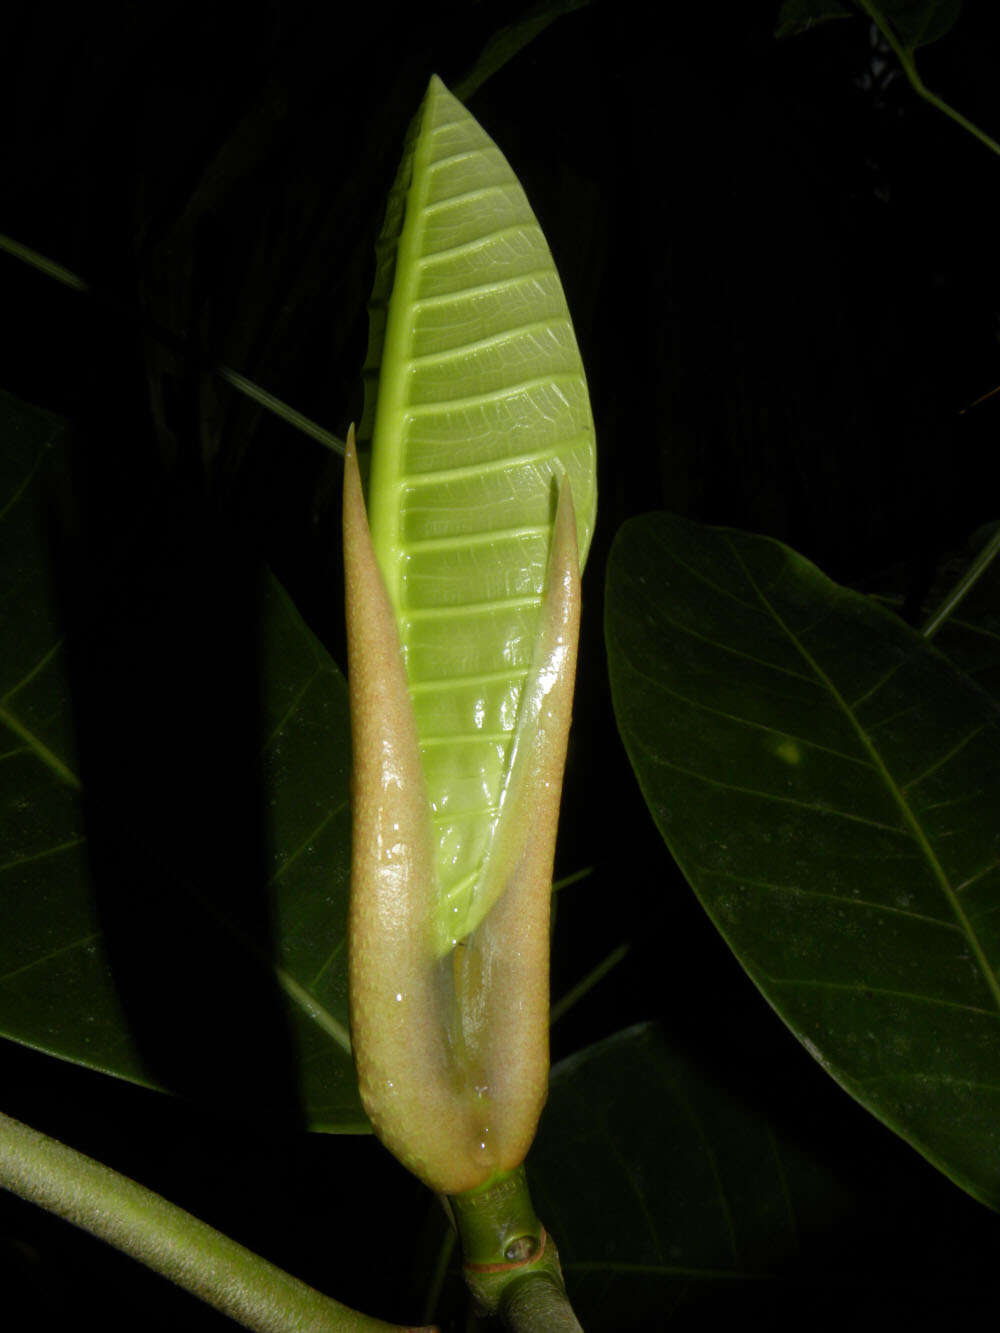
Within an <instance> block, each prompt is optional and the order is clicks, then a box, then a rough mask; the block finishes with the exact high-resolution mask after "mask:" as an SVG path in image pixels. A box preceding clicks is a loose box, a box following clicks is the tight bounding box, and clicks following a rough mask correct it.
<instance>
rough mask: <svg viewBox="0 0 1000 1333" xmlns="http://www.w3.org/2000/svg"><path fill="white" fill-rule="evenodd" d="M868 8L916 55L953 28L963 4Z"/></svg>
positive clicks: (917, 1)
mask: <svg viewBox="0 0 1000 1333" xmlns="http://www.w3.org/2000/svg"><path fill="white" fill-rule="evenodd" d="M871 8H872V10H873V11H875V12H877V13H879V14H881V15H882V16H883V18H885V19H888V20H889V22H890V23H891V24H892V26H893V28H895V30H896V33H897V34H898V36H899V38H900V40H901V41H902V43H903V45H904V46H907V47H909V49H910V50H911V51H915V50H916V49H917V47H918V46H928V45H929V44H930V43H931V42H936V41H937V40H938V38H939V37H943V36H944V35H945V33H947V32H948V31H950V29H951V28H953V27H954V25H955V23H956V22H957V20H958V17H959V15H960V14H961V12H962V0H877V3H876V4H873V5H872V6H871Z"/></svg>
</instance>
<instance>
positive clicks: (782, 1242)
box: [528, 1024, 850, 1329]
mask: <svg viewBox="0 0 1000 1333" xmlns="http://www.w3.org/2000/svg"><path fill="white" fill-rule="evenodd" d="M582 1164H585V1166H583V1169H581V1166H582ZM528 1166H529V1174H530V1182H531V1190H532V1195H533V1197H534V1201H535V1205H536V1209H537V1211H538V1214H539V1216H540V1217H541V1218H543V1219H544V1221H545V1224H546V1226H547V1227H549V1228H550V1229H551V1231H552V1234H553V1235H554V1236H555V1237H556V1240H557V1243H558V1245H559V1255H560V1259H561V1261H562V1265H563V1270H564V1272H565V1274H566V1280H567V1283H568V1284H569V1288H570V1291H571V1293H572V1298H573V1301H574V1304H575V1306H576V1307H577V1309H578V1312H579V1314H580V1317H581V1320H582V1322H583V1325H584V1327H585V1328H587V1329H599V1328H626V1327H628V1328H641V1327H651V1326H653V1325H652V1324H644V1323H643V1322H642V1320H643V1318H645V1319H647V1320H654V1319H655V1318H656V1317H657V1316H658V1315H660V1314H665V1313H666V1312H668V1311H670V1310H671V1309H672V1308H673V1307H675V1306H677V1305H678V1304H680V1303H681V1302H682V1301H684V1300H685V1298H686V1297H687V1294H688V1287H689V1285H690V1284H691V1283H695V1284H698V1285H699V1286H705V1287H712V1286H720V1287H725V1286H727V1285H732V1284H733V1282H734V1280H737V1281H739V1280H740V1279H744V1280H746V1281H749V1282H751V1283H752V1282H757V1281H759V1280H760V1279H762V1278H765V1277H766V1276H767V1275H768V1274H775V1273H777V1272H779V1271H780V1269H781V1267H782V1265H783V1264H784V1263H786V1262H787V1261H788V1260H790V1259H792V1258H795V1257H797V1256H798V1255H799V1252H800V1246H801V1244H802V1240H803V1235H804V1233H805V1232H807V1231H808V1230H809V1228H810V1227H815V1226H817V1224H820V1223H821V1224H822V1225H823V1226H825V1227H832V1226H833V1225H835V1223H836V1222H837V1220H838V1219H839V1218H841V1217H843V1216H844V1215H845V1213H846V1212H847V1210H848V1209H849V1208H850V1198H849V1195H848V1194H847V1192H846V1191H845V1190H844V1189H842V1188H841V1187H840V1186H839V1185H838V1183H837V1180H836V1178H835V1176H834V1174H833V1172H832V1171H829V1170H827V1169H825V1168H824V1167H823V1166H822V1165H821V1164H820V1163H819V1162H818V1161H816V1160H815V1159H814V1158H812V1157H811V1156H810V1154H809V1153H808V1152H804V1151H802V1150H801V1149H800V1148H799V1147H798V1146H796V1145H795V1143H794V1142H793V1141H792V1140H791V1139H790V1138H789V1136H787V1135H783V1134H781V1133H780V1132H776V1130H775V1126H773V1125H772V1124H769V1123H768V1120H767V1118H766V1116H765V1115H764V1114H763V1113H762V1112H761V1111H759V1110H757V1109H755V1108H754V1107H753V1105H752V1103H751V1102H749V1101H744V1100H741V1099H740V1098H739V1097H734V1096H733V1094H732V1092H731V1090H729V1089H726V1088H724V1087H721V1086H719V1085H718V1084H716V1083H714V1082H713V1081H712V1079H711V1078H710V1077H708V1076H707V1075H706V1074H705V1072H704V1071H703V1070H702V1069H699V1068H698V1067H697V1066H696V1065H695V1064H693V1063H692V1062H691V1061H689V1060H686V1059H685V1058H684V1057H683V1056H680V1055H678V1054H676V1053H674V1052H673V1051H671V1050H670V1048H669V1047H668V1045H667V1043H666V1041H665V1040H664V1038H663V1035H662V1033H661V1032H660V1031H659V1030H658V1029H657V1028H656V1027H655V1026H653V1025H650V1024H644V1025H640V1026H638V1027H634V1028H629V1029H627V1030H626V1031H624V1032H620V1033H618V1034H616V1035H615V1036H613V1037H610V1038H608V1039H607V1040H606V1041H603V1042H600V1043H599V1044H598V1045H596V1046H592V1047H589V1048H588V1049H587V1050H584V1051H581V1052H580V1053H579V1054H577V1055H575V1056H572V1057H571V1058H570V1059H568V1060H563V1061H562V1062H561V1063H560V1064H558V1065H556V1067H555V1068H554V1069H553V1071H552V1082H551V1089H550V1093H549V1102H548V1105H547V1107H546V1110H545V1114H544V1116H543V1118H542V1125H541V1129H540V1132H539V1136H538V1139H537V1141H536V1143H535V1145H534V1147H533V1148H532V1151H531V1156H530V1158H529V1162H528ZM740 1285H741V1287H742V1283H740ZM744 1291H745V1288H744ZM626 1312H627V1315H628V1318H627V1319H626ZM616 1320H617V1321H618V1322H615V1321H616Z"/></svg>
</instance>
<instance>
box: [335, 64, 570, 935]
mask: <svg viewBox="0 0 1000 1333" xmlns="http://www.w3.org/2000/svg"><path fill="white" fill-rule="evenodd" d="M390 293H391V296H390ZM367 369H368V373H369V383H370V384H373V383H374V382H375V380H376V378H377V384H378V390H377V405H375V400H374V399H373V397H372V395H371V394H370V395H369V402H368V410H367V412H366V418H371V416H372V407H373V406H374V424H373V434H372V470H371V485H370V488H369V520H370V524H371V532H372V539H373V542H374V545H375V550H376V554H377V557H378V560H379V565H380V568H381V570H382V574H383V577H384V579H385V582H386V586H387V588H388V591H389V596H390V600H391V602H392V605H393V608H394V611H395V613H396V618H397V623H398V625H399V630H400V639H401V643H402V647H403V654H404V659H405V662H406V669H407V674H408V679H409V684H410V693H411V697H412V700H413V706H414V712H415V715H416V720H417V728H418V734H419V738H420V746H421V756H422V763H423V767H424V773H425V776H426V780H427V788H428V797H429V801H430V805H431V811H432V817H433V820H434V830H435V858H436V866H437V871H438V877H439V884H440V890H441V895H442V903H443V904H445V905H446V909H445V910H450V911H453V912H454V914H455V921H456V923H457V924H456V928H455V930H454V935H455V936H456V937H457V938H461V937H463V936H464V935H466V934H467V933H468V932H469V931H470V930H472V929H473V928H474V926H475V925H476V923H477V920H478V916H477V908H476V907H474V906H473V903H474V901H475V886H476V881H477V876H478V874H479V872H480V869H481V866H482V863H483V858H484V856H485V853H486V850H487V847H488V846H489V843H490V839H491V836H492V831H493V826H494V824H495V822H496V819H497V813H498V809H499V806H500V803H501V795H502V792H503V789H504V786H505V783H506V782H507V778H508V769H509V765H510V761H511V756H512V749H513V740H514V736H515V734H516V728H517V726H518V721H519V711H520V705H521V697H522V693H523V691H524V687H525V681H526V680H527V678H528V674H529V670H530V668H531V665H532V659H533V654H534V650H535V642H536V636H537V632H538V627H539V623H540V609H541V602H542V591H543V586H544V580H545V573H546V566H547V561H548V554H549V547H550V543H551V537H552V527H553V522H554V519H555V502H556V496H557V490H558V481H559V478H560V477H562V476H564V475H565V476H567V477H568V478H569V481H570V483H571V485H572V495H573V501H574V504H575V506H576V513H577V538H578V543H579V549H580V556H581V563H582V561H583V559H585V557H586V551H587V547H588V546H589V542H590V536H591V532H592V529H593V522H594V512H595V468H594V428H593V421H592V418H591V412H590V403H589V398H588V394H587V386H586V381H585V379H584V374H583V367H582V363H581V360H580V353H579V350H578V348H577V344H576V338H575V336H574V333H573V328H572V324H571V322H570V317H569V312H568V309H567V306H566V299H565V296H564V294H563V291H562V286H561V284H560V281H559V277H558V275H557V273H556V269H555V266H554V263H553V260H552V256H551V254H550V253H549V249H548V246H547V245H546V242H545V238H544V236H543V235H542V232H541V229H540V228H539V226H538V223H537V221H536V220H535V217H534V215H533V213H532V211H531V208H530V206H529V204H528V201H527V199H526V197H525V194H524V191H523V189H522V188H521V186H520V185H519V183H518V181H517V179H516V177H515V175H514V173H513V171H512V170H511V168H510V166H509V164H508V163H507V161H506V160H505V158H504V157H503V155H502V153H501V152H500V150H499V149H498V148H497V146H496V145H495V144H494V143H493V142H492V141H491V140H490V139H489V137H488V136H487V135H486V133H485V132H484V131H483V130H482V128H481V127H480V126H479V125H478V124H477V123H476V121H475V120H474V119H473V117H472V116H471V115H470V114H469V113H468V111H466V109H465V108H464V107H463V106H462V105H461V103H460V102H458V101H457V100H456V99H455V98H454V97H453V96H452V95H451V94H450V93H449V92H448V91H447V89H446V88H445V87H444V85H443V84H442V83H441V82H440V80H438V79H433V80H432V81H431V85H430V88H429V90H428V93H427V97H426V99H425V101H424V104H423V107H422V108H421V111H420V113H419V115H418V117H417V120H416V121H415V123H414V127H413V129H412V130H411V134H410V137H409V140H408V144H407V148H406V151H405V154H404V159H403V165H402V167H401V169H400V173H399V176H398V178H397V182H396V186H395V188H394V189H393V191H392V194H391V197H390V202H389V207H388V210H387V217H386V225H385V229H384V231H383V235H382V239H381V241H380V245H379V268H378V275H377V279H376V287H375V295H374V299H373V303H372V332H371V345H370V349H369V359H368V367H367ZM367 424H368V422H367V421H366V423H365V425H363V429H362V437H364V435H365V434H366V430H367Z"/></svg>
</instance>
